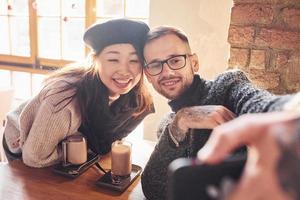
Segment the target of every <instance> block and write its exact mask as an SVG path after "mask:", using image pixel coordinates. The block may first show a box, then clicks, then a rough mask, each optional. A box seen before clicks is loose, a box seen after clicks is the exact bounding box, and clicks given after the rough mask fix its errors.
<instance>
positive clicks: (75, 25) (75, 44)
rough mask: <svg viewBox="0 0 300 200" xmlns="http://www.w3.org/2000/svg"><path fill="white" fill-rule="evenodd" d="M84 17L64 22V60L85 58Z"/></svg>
mask: <svg viewBox="0 0 300 200" xmlns="http://www.w3.org/2000/svg"><path fill="white" fill-rule="evenodd" d="M84 29H85V28H84V19H83V18H82V19H80V18H79V19H78V18H71V19H69V20H68V21H66V22H63V31H62V34H63V36H62V47H63V49H62V50H63V59H64V60H80V59H83V58H84V56H85V55H84V53H85V48H84V43H83V39H82V38H83V34H84Z"/></svg>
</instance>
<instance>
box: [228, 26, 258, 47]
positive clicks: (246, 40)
mask: <svg viewBox="0 0 300 200" xmlns="http://www.w3.org/2000/svg"><path fill="white" fill-rule="evenodd" d="M254 34H255V30H254V27H238V26H233V25H231V26H230V27H229V34H228V42H229V43H230V44H231V45H237V46H240V47H248V46H249V45H251V44H253V42H254Z"/></svg>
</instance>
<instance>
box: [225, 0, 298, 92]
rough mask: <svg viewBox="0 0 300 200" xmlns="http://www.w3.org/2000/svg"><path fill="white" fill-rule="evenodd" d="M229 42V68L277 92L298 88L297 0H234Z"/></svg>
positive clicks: (296, 89) (262, 86)
mask: <svg viewBox="0 0 300 200" xmlns="http://www.w3.org/2000/svg"><path fill="white" fill-rule="evenodd" d="M228 42H229V43H230V45H231V48H230V59H229V68H231V69H232V68H239V69H242V70H244V71H245V72H246V73H247V74H248V76H249V78H250V79H251V80H252V81H253V83H254V84H256V85H257V86H258V87H261V88H264V89H267V90H269V91H271V92H274V93H277V94H284V93H292V92H296V91H300V0H234V6H233V8H232V13H231V22H230V27H229V34H228Z"/></svg>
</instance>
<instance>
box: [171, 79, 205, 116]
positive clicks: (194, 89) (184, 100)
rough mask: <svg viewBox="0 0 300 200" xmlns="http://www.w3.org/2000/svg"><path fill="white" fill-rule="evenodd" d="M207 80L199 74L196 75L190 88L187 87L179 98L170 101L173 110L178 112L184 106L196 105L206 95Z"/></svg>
mask: <svg viewBox="0 0 300 200" xmlns="http://www.w3.org/2000/svg"><path fill="white" fill-rule="evenodd" d="M205 93H206V90H205V80H203V79H201V78H200V76H199V75H197V74H196V75H194V80H193V82H192V84H191V86H190V87H189V88H187V89H186V90H185V91H184V92H183V93H182V94H181V95H180V96H179V97H178V98H176V99H174V100H172V101H169V103H168V104H169V106H170V107H171V109H172V111H174V112H177V111H178V110H180V109H181V108H183V107H188V106H194V105H196V104H198V103H199V101H200V100H201V98H203V96H205Z"/></svg>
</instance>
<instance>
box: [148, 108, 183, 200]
mask: <svg viewBox="0 0 300 200" xmlns="http://www.w3.org/2000/svg"><path fill="white" fill-rule="evenodd" d="M173 117H174V113H172V114H169V115H167V116H166V117H165V118H164V119H163V120H162V121H161V123H160V125H159V127H158V135H159V141H158V143H157V144H156V146H155V148H154V151H153V152H152V154H151V157H150V159H149V161H148V163H147V165H146V166H145V169H144V172H143V174H142V188H143V192H144V195H145V196H146V197H147V199H151V200H156V199H157V200H158V199H159V200H161V199H165V198H166V196H165V195H166V185H167V177H166V175H167V168H168V166H169V164H170V162H172V161H173V160H174V159H176V158H180V157H186V156H187V151H188V143H187V141H184V142H182V143H181V144H180V146H179V147H176V146H175V144H174V143H173V141H172V139H171V138H170V135H169V132H168V128H167V127H168V125H169V124H170V123H171V121H172V120H173Z"/></svg>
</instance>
